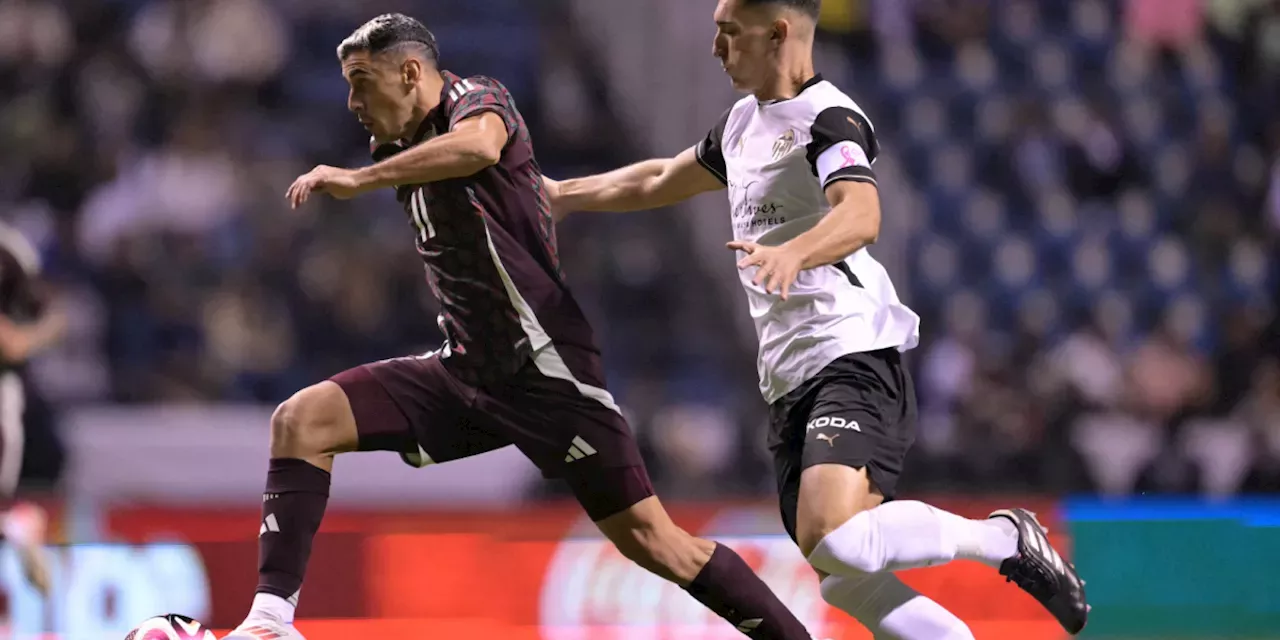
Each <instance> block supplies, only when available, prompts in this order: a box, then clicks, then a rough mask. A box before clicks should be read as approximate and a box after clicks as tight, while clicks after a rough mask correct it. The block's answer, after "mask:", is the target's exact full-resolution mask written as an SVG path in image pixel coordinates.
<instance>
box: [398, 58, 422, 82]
mask: <svg viewBox="0 0 1280 640" xmlns="http://www.w3.org/2000/svg"><path fill="white" fill-rule="evenodd" d="M421 79H422V62H420V61H419V60H418V59H417V58H414V57H413V56H407V57H405V59H404V62H403V63H401V64H400V81H401V82H403V83H404V85H405V86H406V87H412V86H414V85H416V84H418V81H419V80H421Z"/></svg>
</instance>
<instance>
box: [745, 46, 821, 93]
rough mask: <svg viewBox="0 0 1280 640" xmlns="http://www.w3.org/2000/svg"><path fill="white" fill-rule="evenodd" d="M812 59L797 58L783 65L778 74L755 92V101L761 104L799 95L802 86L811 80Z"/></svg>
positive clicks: (813, 73) (812, 72)
mask: <svg viewBox="0 0 1280 640" xmlns="http://www.w3.org/2000/svg"><path fill="white" fill-rule="evenodd" d="M814 75H815V72H814V70H813V58H812V57H808V56H806V57H803V58H798V59H796V60H794V61H792V62H790V63H789V64H783V65H782V66H781V67H780V68H779V70H778V74H777V75H776V76H774V78H773V79H772V80H771V81H769V82H766V83H765V86H764V88H763V89H762V90H760V91H757V92H756V99H757V100H759V101H761V102H769V101H773V100H789V99H791V98H794V97H796V96H798V95H800V91H802V90H803V89H804V85H805V84H806V83H808V82H809V81H810V80H812V79H813V76H814Z"/></svg>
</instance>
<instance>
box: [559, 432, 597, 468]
mask: <svg viewBox="0 0 1280 640" xmlns="http://www.w3.org/2000/svg"><path fill="white" fill-rule="evenodd" d="M595 454H596V449H595V447H593V446H591V445H589V444H587V441H586V440H583V439H582V436H574V437H573V443H572V444H570V445H569V455H567V456H565V457H564V461H565V462H573V461H574V460H581V459H583V458H585V457H587V456H594V455H595Z"/></svg>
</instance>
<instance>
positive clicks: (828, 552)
mask: <svg viewBox="0 0 1280 640" xmlns="http://www.w3.org/2000/svg"><path fill="white" fill-rule="evenodd" d="M1017 552H1018V533H1017V528H1016V527H1014V526H1013V523H1012V522H1009V520H1008V519H1007V518H992V519H989V520H970V519H968V518H961V517H960V516H957V515H955V514H953V513H947V512H946V511H942V510H939V509H935V508H933V507H931V506H929V505H927V504H925V503H923V502H915V501H910V500H903V501H895V502H889V503H886V504H882V505H880V506H878V507H876V508H874V509H870V510H868V511H863V512H861V513H859V514H857V515H855V516H853V517H852V518H849V520H848V521H847V522H845V523H844V524H842V525H840V526H839V527H838V528H837V529H836V530H835V531H832V532H831V533H829V534H827V537H825V538H823V539H822V541H821V542H819V543H818V546H817V547H816V548H814V550H813V553H811V554H809V564H812V565H813V566H814V567H815V568H816V569H818V570H819V571H822V572H824V573H828V574H832V575H856V574H863V573H878V572H880V571H899V570H902V569H914V568H916V567H929V566H933V565H936V564H943V563H947V562H950V561H952V560H955V559H956V558H961V559H965V560H977V561H978V562H982V563H984V564H987V565H990V566H993V567H998V566H1000V563H1001V562H1004V561H1005V560H1006V559H1007V558H1010V557H1012V556H1013V555H1014V554H1016V553H1017Z"/></svg>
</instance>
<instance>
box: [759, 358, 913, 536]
mask: <svg viewBox="0 0 1280 640" xmlns="http://www.w3.org/2000/svg"><path fill="white" fill-rule="evenodd" d="M916 415H917V409H916V391H915V385H914V384H913V383H912V382H911V375H910V374H909V373H908V372H907V370H906V368H905V367H903V366H902V356H901V354H899V353H898V351H897V350H896V349H882V350H880V351H871V352H867V353H851V354H848V355H845V356H841V357H840V358H837V359H836V360H834V361H832V362H831V364H829V365H827V366H826V367H825V368H823V369H822V371H819V372H818V374H817V375H815V376H813V377H812V378H809V379H808V380H805V381H804V382H803V383H802V384H801V385H800V386H799V387H797V388H795V389H794V390H792V391H791V392H790V393H788V394H787V395H785V396H783V397H782V398H780V399H778V400H777V401H776V402H774V403H773V404H772V405H770V406H769V450H770V451H771V452H773V464H774V471H775V472H776V474H777V481H778V498H779V503H780V506H781V508H782V523H783V525H784V526H785V527H786V528H787V533H788V534H790V535H791V537H792V538H793V539H794V538H795V537H796V507H797V504H798V502H799V498H800V474H801V472H803V471H804V470H805V469H808V468H809V467H812V466H814V465H818V464H841V465H845V466H849V467H854V468H858V469H861V468H864V467H865V468H866V470H867V475H868V477H870V479H871V483H872V485H873V487H874V488H875V489H877V490H878V491H880V493H881V494H883V495H884V497H885V500H892V499H893V496H894V493H895V492H896V489H897V486H898V476H899V475H901V473H902V462H903V460H904V459H905V458H906V456H907V450H908V449H910V448H911V444H912V443H913V442H914V441H915V430H916Z"/></svg>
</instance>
